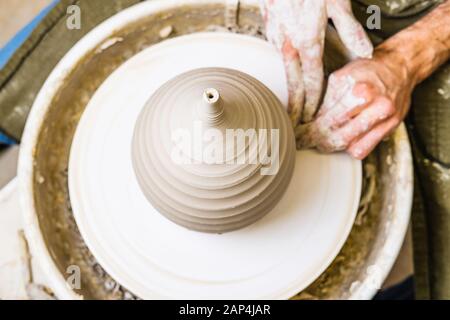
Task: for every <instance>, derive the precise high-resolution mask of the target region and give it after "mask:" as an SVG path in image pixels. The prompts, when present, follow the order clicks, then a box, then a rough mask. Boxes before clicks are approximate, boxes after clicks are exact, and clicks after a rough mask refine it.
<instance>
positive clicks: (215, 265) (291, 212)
mask: <svg viewBox="0 0 450 320" xmlns="http://www.w3.org/2000/svg"><path fill="white" fill-rule="evenodd" d="M201 67H224V68H231V69H236V70H240V71H242V72H245V73H247V74H249V75H251V76H253V77H255V78H256V79H258V80H259V81H261V82H262V83H264V84H265V85H266V86H267V87H269V88H270V89H271V90H272V91H273V93H274V94H275V95H276V96H277V97H278V98H279V99H280V100H281V102H282V103H283V104H284V105H285V104H286V102H287V89H286V85H285V82H284V78H285V77H284V72H283V66H282V62H281V59H280V58H279V56H278V54H277V53H276V52H275V50H274V49H273V48H272V47H271V45H270V44H268V43H266V42H264V41H261V40H257V39H255V38H251V37H247V36H239V35H233V34H218V33H214V34H212V33H203V34H194V35H189V36H183V37H178V38H175V39H173V40H168V41H165V42H163V43H161V44H158V45H155V46H152V47H150V48H148V49H146V50H143V51H142V52H141V53H139V54H137V55H136V56H134V57H133V58H131V59H129V60H128V61H127V62H126V63H124V64H123V65H122V66H121V67H120V68H118V69H117V70H116V71H115V72H114V73H113V74H111V76H110V77H109V78H108V79H107V80H106V81H105V82H104V83H103V84H102V85H101V86H100V87H99V89H98V90H97V92H96V93H95V95H94V96H93V97H92V99H91V101H90V102H89V104H88V106H87V108H86V111H85V112H84V113H83V116H82V119H81V122H80V124H79V126H78V128H77V132H76V135H75V138H74V141H73V144H72V149H71V156H70V165H69V188H70V197H71V203H72V207H73V211H74V215H75V218H76V221H77V224H78V227H79V229H80V231H81V234H82V236H83V238H84V240H85V242H86V243H87V245H88V246H89V248H90V250H91V251H92V252H93V254H94V255H95V257H96V258H97V259H98V260H99V262H100V263H101V265H102V266H103V267H104V268H105V269H106V271H107V272H108V273H110V274H111V275H112V276H113V277H114V278H115V279H116V280H117V281H119V282H120V283H121V284H122V285H123V286H125V287H126V288H128V289H129V290H131V291H132V292H134V293H135V294H137V295H138V296H140V297H142V298H209V299H218V298H224V299H225V298H234V299H238V298H252V299H255V298H256V299H258V298H289V297H291V296H293V295H295V294H296V293H298V292H299V291H301V290H302V289H304V288H305V287H306V286H307V285H309V284H310V283H311V282H312V281H313V280H314V279H315V278H316V277H317V276H318V275H319V274H320V273H321V272H323V271H324V270H325V268H326V267H327V266H328V265H329V264H330V262H331V261H332V260H333V259H334V257H335V256H336V255H337V253H338V252H339V250H340V248H341V247H342V245H343V243H344V241H345V239H346V237H347V236H348V233H349V231H350V229H351V226H352V224H353V220H354V217H355V214H356V211H357V206H358V201H359V195H360V187H361V165H360V162H359V161H356V160H352V159H351V158H350V157H348V156H346V155H344V154H335V155H327V156H325V155H319V154H317V153H314V152H311V151H302V152H297V153H296V165H295V170H294V173H293V175H292V180H291V182H290V185H289V187H288V189H287V191H286V193H285V194H284V196H283V197H282V199H281V200H280V202H279V203H278V204H277V205H276V206H275V208H274V209H273V210H272V211H271V212H269V213H268V214H267V215H266V216H265V217H263V218H262V219H261V220H259V221H257V222H256V223H254V224H252V225H250V226H248V227H246V228H244V229H240V230H237V231H233V232H229V233H225V234H221V235H217V234H205V233H200V232H195V231H190V230H187V229H185V228H183V227H181V226H178V225H176V224H174V223H172V222H171V221H169V220H167V219H166V218H164V217H163V216H162V215H161V214H159V213H158V212H157V211H156V210H155V209H154V208H153V207H152V206H151V205H150V203H149V202H148V201H147V199H146V198H145V196H144V195H143V193H142V191H141V189H140V187H139V185H138V182H137V181H136V178H135V174H134V172H133V167H132V161H131V157H130V150H131V143H132V136H133V130H134V126H135V123H136V120H137V117H138V115H139V113H140V111H141V109H142V107H143V106H144V105H145V103H146V101H147V100H148V99H149V97H150V96H151V95H152V93H153V92H154V91H155V90H157V89H158V88H159V87H160V86H161V85H162V84H164V83H165V82H166V81H168V80H170V79H172V78H173V77H175V76H177V75H179V74H181V73H183V72H185V71H188V70H192V69H196V68H201Z"/></svg>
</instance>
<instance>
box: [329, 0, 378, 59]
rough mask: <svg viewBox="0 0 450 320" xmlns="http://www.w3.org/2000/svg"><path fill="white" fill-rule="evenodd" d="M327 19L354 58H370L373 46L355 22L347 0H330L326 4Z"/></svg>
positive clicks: (359, 25) (362, 29)
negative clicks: (330, 20) (330, 21)
mask: <svg viewBox="0 0 450 320" xmlns="http://www.w3.org/2000/svg"><path fill="white" fill-rule="evenodd" d="M327 4H328V5H327V10H328V15H329V17H330V18H331V19H332V20H333V23H334V25H335V27H336V29H337V31H338V33H339V36H340V38H341V40H342V42H343V43H344V45H345V46H346V47H347V49H348V50H349V51H350V52H352V53H353V54H354V55H355V56H357V57H360V58H371V57H372V53H373V45H372V42H371V41H370V39H369V37H368V36H367V34H366V32H365V31H364V28H363V27H362V26H361V24H360V23H359V22H358V21H357V20H356V18H355V17H354V15H353V12H352V10H351V5H350V1H349V0H331V1H328V2H327Z"/></svg>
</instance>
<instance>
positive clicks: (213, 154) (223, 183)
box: [132, 68, 296, 233]
mask: <svg viewBox="0 0 450 320" xmlns="http://www.w3.org/2000/svg"><path fill="white" fill-rule="evenodd" d="M295 152H296V150H295V137H294V132H293V130H292V127H291V124H290V121H289V118H288V116H287V114H286V112H285V110H284V108H283V106H282V104H281V102H280V101H279V100H278V98H277V97H276V96H275V95H274V94H273V93H272V92H271V91H270V89H268V88H267V87H266V86H265V85H263V84H262V83H261V82H260V81H258V80H257V79H255V78H253V77H251V76H249V75H247V74H245V73H243V72H240V71H236V70H233V69H227V68H200V69H195V70H191V71H188V72H186V73H183V74H181V75H179V76H176V77H175V78H173V79H171V80H169V81H168V82H166V83H165V84H164V85H163V86H162V87H161V88H159V89H158V90H157V91H156V92H155V93H154V94H153V95H152V96H151V98H150V99H149V100H148V102H147V103H146V105H145V107H144V108H143V110H142V111H141V113H140V115H139V117H138V120H137V122H136V126H135V130H134V136H133V141H132V161H133V168H134V171H135V174H136V178H137V181H138V183H139V185H140V187H141V189H142V191H143V193H144V195H145V197H146V198H147V199H148V201H150V202H151V204H152V205H153V206H154V207H155V208H156V209H157V210H158V211H159V212H160V213H161V214H163V215H164V216H165V217H167V218H168V219H170V220H172V221H173V222H175V223H177V224H179V225H181V226H184V227H186V228H189V229H192V230H197V231H203V232H212V233H223V232H227V231H232V230H236V229H240V228H243V227H245V226H247V225H249V224H251V223H252V222H254V221H256V220H258V219H259V218H261V217H263V216H264V215H265V214H266V213H268V212H269V211H270V210H271V209H272V208H273V207H274V206H275V205H276V204H277V202H278V201H279V200H280V198H281V197H282V195H283V193H284V191H285V190H286V188H287V186H288V184H289V182H290V178H291V176H292V172H293V170H294V164H295Z"/></svg>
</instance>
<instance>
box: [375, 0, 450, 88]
mask: <svg viewBox="0 0 450 320" xmlns="http://www.w3.org/2000/svg"><path fill="white" fill-rule="evenodd" d="M375 56H376V57H378V56H380V57H381V58H382V59H385V57H388V58H389V59H388V60H391V64H397V65H399V66H404V70H403V72H404V74H405V75H406V76H407V77H412V80H413V83H414V85H417V84H418V83H420V82H422V81H423V80H425V79H426V78H427V77H428V76H430V75H431V74H432V73H433V72H434V71H435V70H436V69H437V68H438V67H439V66H440V65H442V64H443V63H444V62H446V61H447V60H448V59H449V58H450V1H445V2H444V3H442V4H441V5H440V6H438V7H437V8H436V9H435V10H433V11H432V12H430V14H428V15H427V16H425V17H424V18H423V19H421V20H420V21H418V22H416V23H415V24H413V25H412V26H410V27H408V28H407V29H404V30H403V31H401V32H400V33H398V34H397V35H395V36H393V37H392V38H390V39H388V40H387V41H385V42H384V43H383V44H381V45H380V46H379V47H378V48H377V50H376V53H375Z"/></svg>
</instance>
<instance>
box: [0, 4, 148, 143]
mask: <svg viewBox="0 0 450 320" xmlns="http://www.w3.org/2000/svg"><path fill="white" fill-rule="evenodd" d="M137 2H139V0H115V1H98V0H94V1H92V0H61V1H60V2H59V3H58V4H57V5H56V6H55V7H54V8H53V9H52V10H51V11H50V13H49V14H48V15H47V16H46V17H45V18H44V19H43V20H42V21H41V23H40V24H39V25H38V27H37V28H36V29H35V30H34V31H33V33H32V34H31V36H30V37H29V38H28V39H27V40H26V41H25V43H24V44H23V45H22V46H21V47H20V48H19V50H18V51H17V52H16V53H15V54H14V55H13V56H12V58H11V59H10V61H9V62H8V63H7V64H6V66H5V67H4V68H3V69H2V70H1V71H0V130H1V131H3V132H4V133H6V134H7V135H9V136H10V137H12V138H14V139H15V140H17V141H19V140H20V137H21V135H22V131H23V128H24V125H25V120H26V117H27V115H28V112H29V111H30V108H31V105H32V104H33V101H34V98H35V97H36V95H37V93H38V92H39V89H40V88H41V86H42V84H43V83H44V81H45V79H46V78H47V77H48V75H49V74H50V72H51V71H52V70H53V68H54V67H55V65H56V64H57V63H58V61H59V60H60V59H61V58H62V57H63V56H64V54H66V52H67V51H68V50H69V49H70V48H71V47H72V46H73V45H74V44H75V43H76V42H77V41H78V40H79V39H81V38H82V37H83V36H84V35H85V34H86V33H87V32H89V31H90V30H91V29H92V28H94V27H95V26H97V25H98V24H99V23H100V22H102V21H104V20H105V19H107V18H109V17H110V16H112V15H114V14H116V13H117V12H119V11H121V10H123V9H125V8H127V7H129V6H130V5H133V4H135V3H137ZM73 4H75V5H78V6H79V7H80V11H81V28H80V29H79V30H77V29H73V30H70V29H68V28H67V26H66V21H67V18H68V17H69V15H68V14H67V7H68V6H70V5H73Z"/></svg>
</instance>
